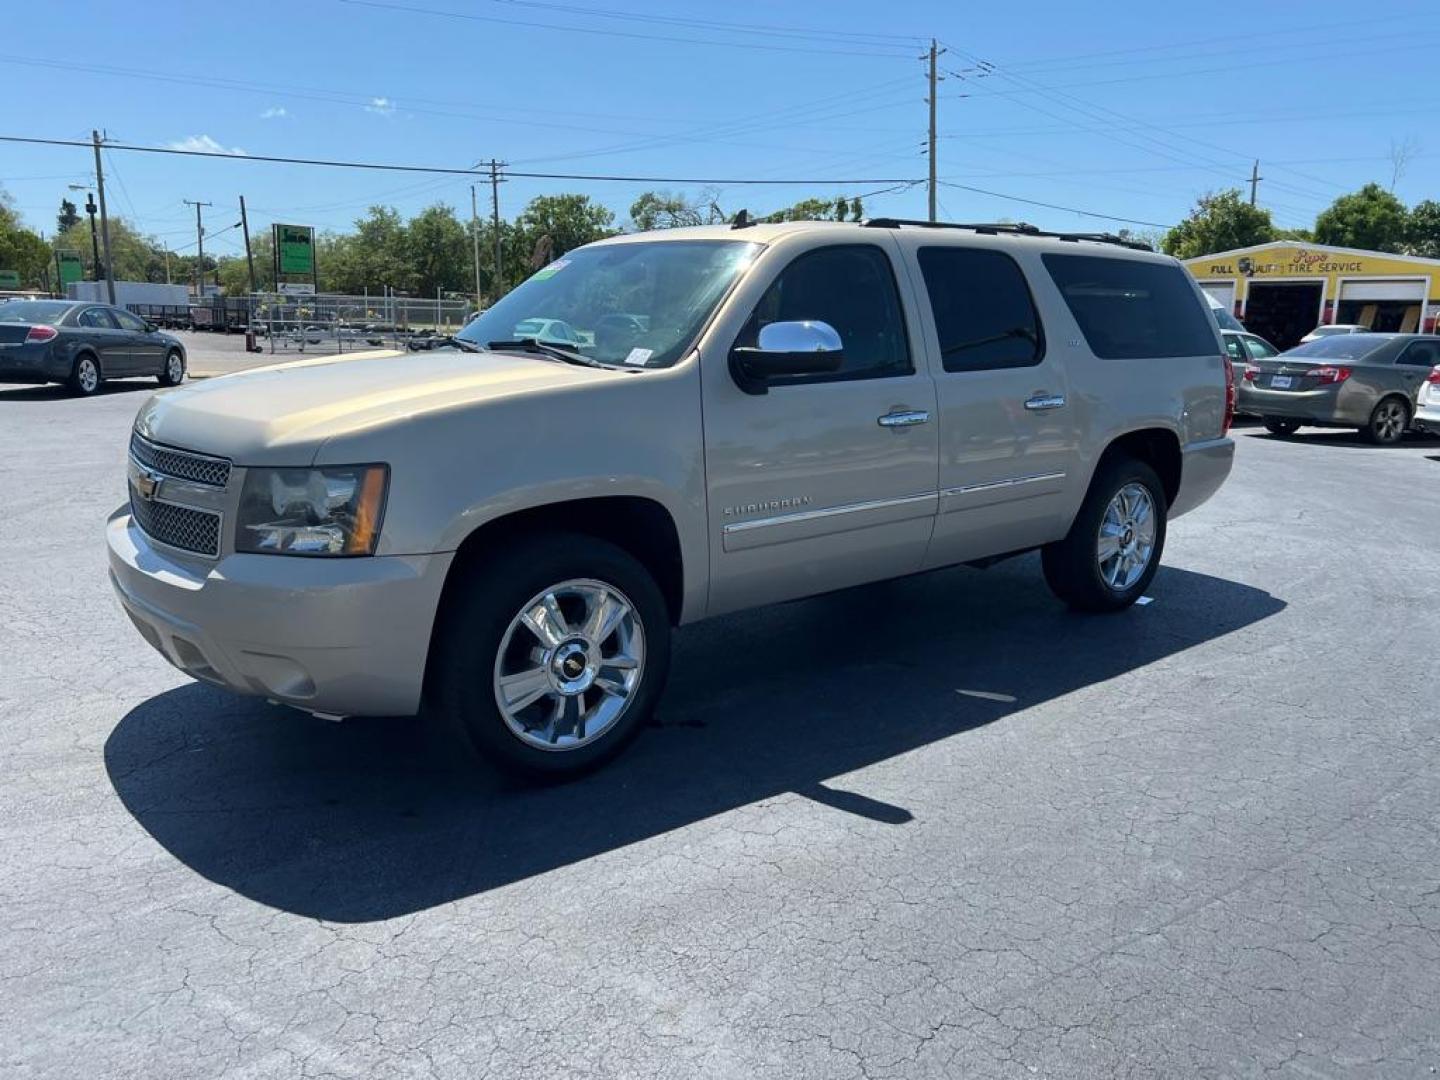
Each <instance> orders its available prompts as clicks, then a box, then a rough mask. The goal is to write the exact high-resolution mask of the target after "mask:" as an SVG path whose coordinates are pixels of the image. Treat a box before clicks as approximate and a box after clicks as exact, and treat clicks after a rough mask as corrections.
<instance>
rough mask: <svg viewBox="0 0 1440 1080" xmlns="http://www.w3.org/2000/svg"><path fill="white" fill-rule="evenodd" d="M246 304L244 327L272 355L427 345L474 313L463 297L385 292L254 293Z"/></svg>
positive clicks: (451, 331) (461, 323)
mask: <svg viewBox="0 0 1440 1080" xmlns="http://www.w3.org/2000/svg"><path fill="white" fill-rule="evenodd" d="M249 304H250V319H249V328H250V329H251V330H253V331H254V333H255V335H256V338H257V342H258V344H259V345H260V346H261V347H262V348H264V349H265V350H266V351H268V352H276V353H278V352H321V353H335V352H355V351H358V350H361V349H378V348H391V349H404V348H426V347H428V345H429V343H430V341H431V340H432V339H434V338H436V337H440V336H443V335H446V334H453V333H455V332H456V331H457V330H459V329H460V328H461V327H462V326H464V325H465V320H466V318H467V317H468V316H469V315H470V314H471V313H472V312H473V311H474V305H473V304H471V303H470V301H468V300H447V299H444V298H441V297H436V298H433V299H422V298H420V297H415V296H389V295H383V296H330V295H315V296H297V295H292V294H287V293H255V294H253V295H252V296H250V297H249Z"/></svg>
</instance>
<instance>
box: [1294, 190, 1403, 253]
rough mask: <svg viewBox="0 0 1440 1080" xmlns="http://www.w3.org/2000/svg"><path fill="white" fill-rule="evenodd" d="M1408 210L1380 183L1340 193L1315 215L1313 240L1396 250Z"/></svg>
mask: <svg viewBox="0 0 1440 1080" xmlns="http://www.w3.org/2000/svg"><path fill="white" fill-rule="evenodd" d="M1408 223H1409V214H1408V213H1407V212H1406V210H1405V204H1404V203H1402V202H1401V201H1400V200H1399V199H1397V198H1396V197H1395V196H1394V195H1392V194H1390V192H1388V191H1386V190H1385V189H1384V188H1382V187H1381V186H1380V185H1379V184H1366V185H1365V186H1364V187H1362V188H1361V189H1360V190H1359V191H1354V192H1351V193H1350V194H1349V195H1341V196H1340V197H1339V198H1338V199H1336V200H1335V201H1334V202H1333V203H1331V204H1330V206H1329V207H1327V208H1326V209H1324V210H1322V211H1321V212H1320V216H1319V217H1317V218H1316V219H1315V242H1316V243H1317V244H1333V245H1335V246H1337V247H1350V248H1363V249H1364V250H1366V251H1399V250H1400V249H1401V247H1402V246H1403V245H1404V243H1405V238H1406V231H1407V225H1408Z"/></svg>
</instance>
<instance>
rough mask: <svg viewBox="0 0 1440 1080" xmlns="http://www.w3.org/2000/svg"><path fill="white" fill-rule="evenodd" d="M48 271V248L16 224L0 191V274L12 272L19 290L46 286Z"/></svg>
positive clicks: (23, 227)
mask: <svg viewBox="0 0 1440 1080" xmlns="http://www.w3.org/2000/svg"><path fill="white" fill-rule="evenodd" d="M49 268H50V248H49V246H48V245H46V243H45V241H44V240H42V239H40V236H39V234H38V233H35V232H34V231H32V230H30V229H27V228H25V226H24V225H22V224H21V223H20V215H19V214H17V213H16V212H15V208H14V207H13V206H12V205H11V203H10V196H9V194H8V193H6V192H5V190H4V189H3V188H0V270H14V271H15V272H16V273H17V274H19V275H20V284H21V285H22V286H24V287H26V288H34V287H38V286H42V285H43V284H44V283H45V282H46V280H47V275H48V271H49Z"/></svg>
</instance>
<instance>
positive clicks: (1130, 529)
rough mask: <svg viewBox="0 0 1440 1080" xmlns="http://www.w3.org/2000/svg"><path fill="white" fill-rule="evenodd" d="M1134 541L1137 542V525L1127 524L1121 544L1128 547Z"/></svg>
mask: <svg viewBox="0 0 1440 1080" xmlns="http://www.w3.org/2000/svg"><path fill="white" fill-rule="evenodd" d="M1133 543H1135V526H1134V525H1126V526H1125V532H1124V535H1122V536H1121V537H1120V544H1121V546H1123V547H1127V548H1128V547H1129V546H1130V545H1131V544H1133Z"/></svg>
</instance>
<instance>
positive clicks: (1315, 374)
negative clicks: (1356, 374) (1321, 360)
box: [1305, 367, 1350, 386]
mask: <svg viewBox="0 0 1440 1080" xmlns="http://www.w3.org/2000/svg"><path fill="white" fill-rule="evenodd" d="M1305 377H1306V378H1307V379H1316V380H1318V381H1319V383H1320V385H1321V386H1325V385H1327V384H1328V383H1342V382H1344V381H1345V380H1346V379H1348V378H1350V369H1349V368H1348V367H1317V368H1311V369H1310V370H1309V371H1307V372H1305Z"/></svg>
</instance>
